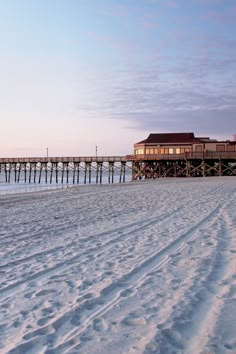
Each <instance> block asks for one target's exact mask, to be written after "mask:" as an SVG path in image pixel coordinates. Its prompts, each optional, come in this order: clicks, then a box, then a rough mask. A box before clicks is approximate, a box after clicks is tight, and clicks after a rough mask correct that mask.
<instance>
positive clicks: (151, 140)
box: [137, 133, 200, 144]
mask: <svg viewBox="0 0 236 354" xmlns="http://www.w3.org/2000/svg"><path fill="white" fill-rule="evenodd" d="M198 141H200V139H199V138H195V136H194V133H161V134H150V135H149V136H148V138H147V139H145V140H143V141H140V142H139V143H137V144H175V143H184V144H186V143H193V142H198Z"/></svg>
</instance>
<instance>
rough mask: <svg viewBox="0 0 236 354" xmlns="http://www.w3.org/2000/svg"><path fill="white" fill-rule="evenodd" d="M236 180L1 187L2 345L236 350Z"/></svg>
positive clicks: (109, 352)
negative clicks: (34, 189) (7, 190)
mask: <svg viewBox="0 0 236 354" xmlns="http://www.w3.org/2000/svg"><path fill="white" fill-rule="evenodd" d="M235 209H236V178H234V177H232V178H231V177H225V178H223V177H216V178H214V177H212V178H195V179H194V178H192V179H186V178H183V179H181V178H179V179H159V180H153V181H139V182H132V183H126V184H113V185H90V186H79V187H69V188H63V189H58V190H46V191H37V192H29V193H18V194H12V193H11V194H3V195H0V220H1V225H0V241H1V249H0V278H1V282H0V352H1V353H2V354H6V353H9V354H10V353H11V354H19V353H22V354H23V353H24V354H26V353H33V354H36V353H40V354H42V353H47V354H52V353H54V354H60V353H70V354H72V353H74V354H75V353H83V354H85V353H87V354H95V353H96V354H113V353H114V354H118V353H122V354H127V353H130V354H131V353H134V354H135V353H145V354H147V353H157V354H158V353H160V354H174V353H184V354H190V353H191V354H201V353H202V354H209V353H214V354H217V353H219V354H222V353H227V354H228V353H229V354H232V353H236V336H235V328H236V319H235V313H236V257H235V255H236V213H235Z"/></svg>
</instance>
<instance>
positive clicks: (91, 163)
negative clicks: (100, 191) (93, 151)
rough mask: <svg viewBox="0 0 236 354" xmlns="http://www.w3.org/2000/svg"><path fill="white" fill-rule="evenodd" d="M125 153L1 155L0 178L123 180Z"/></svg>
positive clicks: (42, 180)
mask: <svg viewBox="0 0 236 354" xmlns="http://www.w3.org/2000/svg"><path fill="white" fill-rule="evenodd" d="M131 168H132V167H131V164H130V163H127V160H126V157H124V156H105V157H104V156H101V157H97V156H96V157H94V156H92V157H28V158H27V157H24V158H0V178H1V175H3V176H2V178H1V180H2V181H4V182H6V183H12V182H15V183H20V182H25V183H41V182H44V183H50V184H51V183H53V182H54V183H61V184H63V183H66V184H68V183H72V184H80V183H84V184H86V183H92V181H93V182H95V183H103V182H104V176H105V175H106V177H107V178H108V179H107V182H108V183H114V181H115V178H116V180H118V182H120V183H124V182H125V178H126V171H127V169H130V170H131Z"/></svg>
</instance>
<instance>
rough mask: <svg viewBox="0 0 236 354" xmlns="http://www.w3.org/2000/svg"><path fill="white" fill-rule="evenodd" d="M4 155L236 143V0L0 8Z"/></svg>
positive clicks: (41, 0)
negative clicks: (178, 136)
mask: <svg viewBox="0 0 236 354" xmlns="http://www.w3.org/2000/svg"><path fill="white" fill-rule="evenodd" d="M0 79H1V80H0V118H1V130H0V151H1V153H0V155H1V156H29V155H30V156H40V155H42V156H44V155H46V148H47V147H48V149H49V155H51V156H59V155H61V156H66V155H67V156H68V155H70V156H76V155H77V156H78V155H79V156H83V155H94V154H95V148H96V146H97V147H98V154H99V155H124V154H128V153H131V152H132V150H133V144H134V143H135V142H137V141H140V140H142V139H144V138H146V136H147V135H148V134H149V133H151V132H152V133H159V132H160V133H161V132H191V131H193V132H195V134H196V135H201V136H210V137H212V138H218V139H232V136H233V134H234V133H236V84H235V82H236V2H235V0H123V1H117V0H116V1H113V0H21V1H19V0H8V1H5V0H0Z"/></svg>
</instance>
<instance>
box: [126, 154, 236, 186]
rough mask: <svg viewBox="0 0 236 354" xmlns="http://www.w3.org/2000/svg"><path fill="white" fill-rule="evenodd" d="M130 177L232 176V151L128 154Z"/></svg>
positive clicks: (235, 159)
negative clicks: (130, 164)
mask: <svg viewBox="0 0 236 354" xmlns="http://www.w3.org/2000/svg"><path fill="white" fill-rule="evenodd" d="M126 160H127V161H132V179H133V180H138V179H155V178H160V177H210V176H236V152H220V153H219V152H200V153H198V152H186V153H184V154H168V155H167V154H166V155H165V154H160V155H138V156H135V155H130V156H126Z"/></svg>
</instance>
